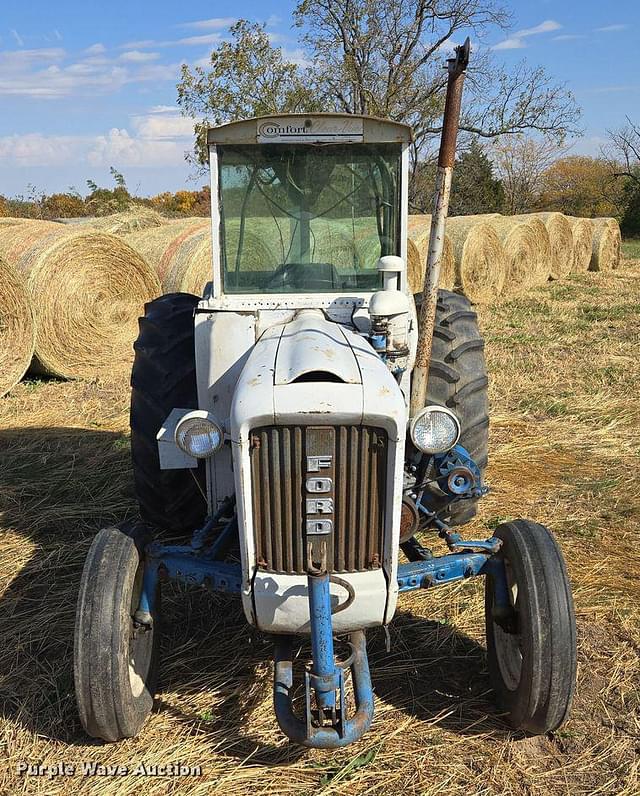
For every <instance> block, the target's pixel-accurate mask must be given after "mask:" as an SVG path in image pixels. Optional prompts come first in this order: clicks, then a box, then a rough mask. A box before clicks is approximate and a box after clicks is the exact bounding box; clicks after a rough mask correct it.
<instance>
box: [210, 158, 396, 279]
mask: <svg viewBox="0 0 640 796" xmlns="http://www.w3.org/2000/svg"><path fill="white" fill-rule="evenodd" d="M400 154H401V146H400V144H375V145H369V144H341V145H334V144H331V145H325V146H312V145H309V144H293V145H292V144H286V145H283V144H269V145H263V146H227V145H225V146H219V147H218V169H219V180H220V182H219V191H220V195H219V198H220V216H221V218H220V256H221V260H222V271H223V282H224V291H225V293H309V292H315V293H326V292H344V291H371V290H376V289H378V288H379V287H380V286H381V283H380V275H379V273H378V271H377V270H376V263H377V261H378V258H379V257H380V256H381V255H384V254H399V253H400V245H399V228H400V218H399V208H400V195H399V191H400Z"/></svg>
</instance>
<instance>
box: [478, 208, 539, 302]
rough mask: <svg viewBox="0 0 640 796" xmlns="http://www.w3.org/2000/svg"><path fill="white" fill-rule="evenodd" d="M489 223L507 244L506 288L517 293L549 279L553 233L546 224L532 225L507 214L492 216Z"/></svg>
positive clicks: (503, 243)
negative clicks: (549, 249)
mask: <svg viewBox="0 0 640 796" xmlns="http://www.w3.org/2000/svg"><path fill="white" fill-rule="evenodd" d="M489 224H490V225H491V227H492V229H493V230H494V231H495V233H496V235H497V236H498V238H499V239H500V242H501V243H502V246H503V247H504V252H505V257H506V262H507V265H506V269H507V270H506V274H505V280H504V292H505V293H517V292H518V291H520V290H525V289H527V288H529V287H532V286H535V285H540V284H543V283H544V282H546V281H547V269H548V262H547V259H546V255H547V254H548V248H549V244H548V240H549V236H548V233H547V230H546V227H545V226H544V224H539V225H532V224H529V223H527V222H525V221H523V220H521V219H516V218H508V217H504V216H498V217H494V218H491V219H490V220H489Z"/></svg>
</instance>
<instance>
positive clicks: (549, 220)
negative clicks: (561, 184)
mask: <svg viewBox="0 0 640 796" xmlns="http://www.w3.org/2000/svg"><path fill="white" fill-rule="evenodd" d="M531 215H532V216H533V217H534V218H539V219H540V220H541V221H543V222H544V225H545V227H546V228H547V232H548V233H549V242H550V243H551V262H550V266H551V267H550V269H549V276H550V277H551V279H562V277H564V276H567V275H568V274H570V273H571V270H572V268H573V233H572V232H571V225H570V224H569V222H568V221H567V219H566V217H565V216H563V215H562V213H532V214H531ZM514 218H522V216H514ZM525 218H526V216H525Z"/></svg>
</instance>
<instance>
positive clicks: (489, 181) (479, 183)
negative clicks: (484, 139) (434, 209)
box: [449, 139, 504, 216]
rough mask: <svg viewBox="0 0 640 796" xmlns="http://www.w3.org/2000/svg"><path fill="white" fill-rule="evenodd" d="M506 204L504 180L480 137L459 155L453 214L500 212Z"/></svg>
mask: <svg viewBox="0 0 640 796" xmlns="http://www.w3.org/2000/svg"><path fill="white" fill-rule="evenodd" d="M503 206H504V190H503V188H502V183H501V182H500V180H499V179H497V178H496V177H495V175H494V173H493V165H492V163H491V161H490V160H489V158H488V157H487V155H486V154H485V152H484V150H483V148H482V147H481V146H480V144H479V143H478V141H477V140H476V139H472V141H471V144H470V145H469V148H468V149H467V150H466V151H464V152H463V153H462V155H461V156H460V157H459V158H458V161H457V163H456V166H455V169H454V171H453V181H452V185H451V202H450V204H449V213H450V214H451V215H452V216H468V215H472V214H474V213H500V212H501V211H502V210H503Z"/></svg>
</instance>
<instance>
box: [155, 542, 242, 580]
mask: <svg viewBox="0 0 640 796" xmlns="http://www.w3.org/2000/svg"><path fill="white" fill-rule="evenodd" d="M146 553H147V555H146V561H145V579H146V573H147V570H155V572H158V573H159V574H160V577H161V578H162V579H165V580H166V579H170V578H173V579H175V580H179V581H181V582H183V583H187V584H191V585H194V586H207V588H209V589H213V590H214V591H223V592H240V591H241V589H242V570H241V568H240V564H233V563H227V562H225V561H214V560H212V559H210V558H209V557H205V556H204V555H203V554H202V553H201V552H200V551H199V550H194V549H193V548H192V547H191V546H186V545H161V544H157V543H153V544H151V545H149V546H148V547H147V550H146Z"/></svg>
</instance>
